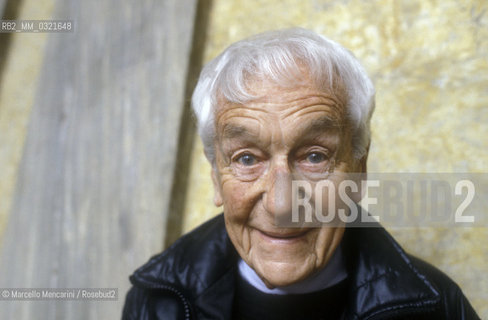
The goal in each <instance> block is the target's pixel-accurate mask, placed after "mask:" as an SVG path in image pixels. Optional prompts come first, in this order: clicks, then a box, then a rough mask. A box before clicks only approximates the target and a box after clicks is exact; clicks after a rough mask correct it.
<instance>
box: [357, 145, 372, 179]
mask: <svg viewBox="0 0 488 320" xmlns="http://www.w3.org/2000/svg"><path fill="white" fill-rule="evenodd" d="M370 144H371V142H370V143H368V146H367V147H366V153H365V154H364V155H363V156H362V158H361V159H359V161H358V173H367V172H368V154H369V146H370Z"/></svg>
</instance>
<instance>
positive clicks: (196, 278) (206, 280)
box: [123, 214, 234, 319]
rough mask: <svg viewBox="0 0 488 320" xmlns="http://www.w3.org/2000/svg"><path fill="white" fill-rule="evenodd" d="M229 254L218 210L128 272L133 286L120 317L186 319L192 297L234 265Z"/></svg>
mask: <svg viewBox="0 0 488 320" xmlns="http://www.w3.org/2000/svg"><path fill="white" fill-rule="evenodd" d="M232 256H234V250H233V247H232V244H231V243H230V240H229V239H228V236H227V232H226V230H225V223H224V218H223V215H222V214H221V215H219V216H217V217H215V218H213V219H211V220H209V221H207V222H205V223H204V224H202V225H201V226H199V227H198V228H196V229H195V230H193V231H191V232H189V233H188V234H186V235H184V236H182V237H181V238H179V239H178V240H177V241H176V242H175V243H174V244H172V245H171V246H170V247H169V248H168V249H166V250H165V251H163V252H162V253H160V254H158V255H156V256H154V257H152V258H151V259H150V260H149V261H148V262H147V263H146V264H144V265H143V266H142V267H140V268H138V269H137V270H136V271H135V272H134V273H133V274H132V275H131V276H130V281H131V283H132V285H133V287H132V288H131V289H130V291H129V292H128V293H127V297H126V301H125V305H124V311H123V319H189V314H193V313H194V312H195V310H193V309H194V307H195V304H194V302H195V300H197V299H198V297H199V296H200V295H201V294H202V293H203V292H205V291H206V290H207V289H208V288H209V287H211V286H212V284H213V283H215V282H217V281H218V279H219V278H221V277H222V276H223V275H224V274H226V272H227V271H229V269H231V268H232V267H233V266H234V265H233V264H232V261H234V260H233V259H230V257H232ZM159 313H161V314H159Z"/></svg>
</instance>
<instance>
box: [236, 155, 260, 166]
mask: <svg viewBox="0 0 488 320" xmlns="http://www.w3.org/2000/svg"><path fill="white" fill-rule="evenodd" d="M237 162H239V163H240V164H242V165H244V166H252V165H254V164H255V163H256V158H255V157H254V156H253V155H250V154H244V155H242V156H240V157H239V158H237Z"/></svg>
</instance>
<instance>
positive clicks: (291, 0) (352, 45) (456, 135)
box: [184, 0, 488, 319]
mask: <svg viewBox="0 0 488 320" xmlns="http://www.w3.org/2000/svg"><path fill="white" fill-rule="evenodd" d="M291 26H301V27H305V28H309V29H312V30H315V31H317V32H319V33H322V34H324V35H326V36H328V37H330V38H332V39H334V40H337V41H338V42H340V43H342V44H343V45H344V46H346V47H347V48H349V49H351V50H352V51H353V52H354V53H355V54H356V55H357V57H358V58H359V59H360V60H361V61H362V62H363V64H364V65H365V67H366V69H367V70H368V72H369V74H370V75H371V77H372V78H373V81H374V82H375V85H376V89H377V108H376V111H375V114H374V116H373V122H372V126H373V142H372V146H371V151H370V156H369V162H368V166H369V171H370V172H487V163H488V138H487V137H488V3H487V2H486V1H485V0H479V1H475V0H473V1H454V0H442V1H427V0H404V1H394V0H390V1H388V0H375V1H361V0H350V1H345V0H343V1H338V0H336V1H334V0H330V1H323V0H322V1H321V0H260V1H250V0H242V1H232V0H214V8H213V11H212V22H211V26H210V35H209V43H208V47H207V51H206V59H207V61H208V60H210V59H211V58H213V57H215V56H216V55H217V54H218V53H220V52H221V51H222V50H223V49H224V48H225V47H226V46H228V45H229V44H230V43H232V42H235V41H237V40H240V39H242V38H244V37H246V36H249V35H252V34H255V33H258V32H261V31H265V30H270V29H277V28H284V27H291ZM192 161H193V164H192V173H191V180H190V188H189V196H188V203H187V204H186V209H185V217H184V231H185V232H186V231H188V230H191V229H192V228H194V227H195V226H196V225H198V224H200V223H201V222H202V221H204V220H206V219H208V218H209V217H211V216H213V215H215V214H216V213H218V212H219V211H220V209H219V208H214V207H213V205H212V196H213V190H212V184H211V180H210V176H209V173H210V167H209V165H208V164H207V162H206V160H205V158H204V156H203V153H202V146H201V144H200V141H198V142H197V143H196V147H195V150H194V156H193V160H192ZM390 231H391V232H392V233H393V234H394V236H395V237H396V238H397V239H398V240H399V242H400V243H401V244H402V245H403V246H404V247H405V248H406V249H407V250H408V251H410V252H412V253H414V254H415V255H418V256H420V257H422V258H424V259H425V260H427V261H430V262H432V263H434V264H435V265H437V266H438V267H439V268H441V269H442V270H444V271H445V272H446V273H447V274H449V275H450V276H451V277H452V278H453V279H454V280H456V281H457V282H458V283H459V284H460V285H461V287H462V288H463V290H464V291H465V293H466V295H467V296H468V298H469V299H470V301H471V302H472V303H473V305H474V306H475V308H476V310H477V311H478V312H479V315H480V316H481V317H482V318H484V319H488V307H487V305H486V302H487V301H488V277H487V276H486V274H487V273H488V246H487V245H486V243H488V229H486V228H468V229H461V228H451V229H447V228H444V229H440V228H421V229H405V228H401V229H396V230H390Z"/></svg>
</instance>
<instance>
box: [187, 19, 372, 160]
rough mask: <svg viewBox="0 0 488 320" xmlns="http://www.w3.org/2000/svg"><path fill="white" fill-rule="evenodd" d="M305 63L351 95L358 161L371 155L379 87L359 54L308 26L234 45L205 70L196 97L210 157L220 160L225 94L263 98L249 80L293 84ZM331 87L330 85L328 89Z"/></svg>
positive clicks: (324, 82) (318, 80)
mask: <svg viewBox="0 0 488 320" xmlns="http://www.w3.org/2000/svg"><path fill="white" fill-rule="evenodd" d="M303 67H305V68H306V70H307V71H308V74H307V75H308V76H310V77H311V79H312V80H313V81H314V83H315V84H316V85H317V86H318V88H324V87H325V86H328V87H329V88H334V87H336V86H335V85H334V84H335V83H338V84H339V86H340V87H343V88H344V91H345V93H346V97H345V99H346V101H345V108H346V110H347V114H348V117H349V120H350V122H351V125H352V127H353V140H352V148H353V154H354V157H355V158H356V159H360V158H362V157H363V156H364V155H365V154H366V153H367V148H368V145H369V142H370V119H371V115H372V113H373V110H374V86H373V84H372V82H371V80H370V79H369V77H368V75H367V74H366V71H365V70H364V68H363V67H362V66H361V64H360V63H359V61H358V60H357V59H356V58H355V57H354V55H353V54H352V53H351V52H350V51H349V50H347V49H346V48H344V47H343V46H341V45H340V44H338V43H337V42H334V41H332V40H329V39H327V38H326V37H324V36H321V35H318V34H316V33H315V32H313V31H310V30H306V29H302V28H291V29H284V30H278V31H268V32H264V33H261V34H258V35H256V36H253V37H250V38H247V39H244V40H241V41H239V42H236V43H234V44H232V45H231V46H229V47H228V48H227V49H226V50H225V51H224V52H222V54H220V55H219V56H218V57H216V58H215V59H213V60H212V61H210V62H209V63H208V64H207V65H206V66H205V67H204V68H203V70H202V72H201V74H200V78H199V80H198V83H197V85H196V88H195V91H194V92H193V96H192V107H193V110H194V112H195V115H196V117H197V122H198V133H199V135H200V137H201V139H202V142H203V146H204V150H205V155H206V156H207V158H208V160H209V161H210V163H211V164H212V165H214V163H215V150H214V139H215V127H216V124H215V123H214V113H215V110H216V107H217V104H218V103H219V102H222V100H221V98H223V99H225V100H226V101H228V102H231V103H239V104H244V103H246V102H249V101H252V100H253V99H256V98H257V97H256V96H255V95H253V94H252V93H251V92H249V90H248V88H247V86H246V81H249V77H250V76H251V77H252V78H251V79H267V80H270V81H273V82H274V83H276V84H277V85H280V86H283V87H289V86H293V85H294V84H296V81H297V80H296V79H297V78H300V77H302V78H303ZM324 89H325V88H324Z"/></svg>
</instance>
